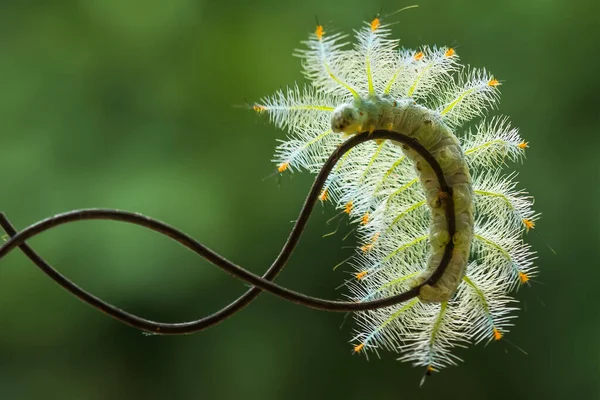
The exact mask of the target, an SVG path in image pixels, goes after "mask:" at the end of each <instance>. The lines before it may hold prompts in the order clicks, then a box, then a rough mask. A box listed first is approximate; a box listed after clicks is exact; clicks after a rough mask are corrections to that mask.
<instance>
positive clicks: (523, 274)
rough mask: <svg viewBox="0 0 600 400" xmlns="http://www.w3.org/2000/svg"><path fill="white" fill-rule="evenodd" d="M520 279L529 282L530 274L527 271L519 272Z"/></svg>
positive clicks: (522, 281)
mask: <svg viewBox="0 0 600 400" xmlns="http://www.w3.org/2000/svg"><path fill="white" fill-rule="evenodd" d="M519 280H520V281H521V283H527V282H529V275H527V274H526V273H525V272H519Z"/></svg>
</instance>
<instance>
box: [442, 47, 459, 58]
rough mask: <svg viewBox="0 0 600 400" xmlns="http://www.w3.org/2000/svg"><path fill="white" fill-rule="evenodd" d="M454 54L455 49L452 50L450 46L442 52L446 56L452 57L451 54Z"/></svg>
mask: <svg viewBox="0 0 600 400" xmlns="http://www.w3.org/2000/svg"><path fill="white" fill-rule="evenodd" d="M455 54H456V51H455V50H454V49H453V48H452V47H450V48H449V49H448V50H446V52H445V53H444V55H445V56H446V57H452V56H453V55H455Z"/></svg>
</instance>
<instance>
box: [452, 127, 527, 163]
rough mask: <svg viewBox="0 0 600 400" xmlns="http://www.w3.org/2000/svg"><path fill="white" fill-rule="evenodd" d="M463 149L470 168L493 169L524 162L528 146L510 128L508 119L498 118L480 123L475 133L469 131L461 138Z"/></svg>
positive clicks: (517, 131)
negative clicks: (507, 162)
mask: <svg viewBox="0 0 600 400" xmlns="http://www.w3.org/2000/svg"><path fill="white" fill-rule="evenodd" d="M461 147H462V148H463V149H464V151H465V156H466V157H467V163H468V164H469V167H470V168H476V167H480V168H492V167H496V166H498V165H504V164H505V163H506V161H511V162H518V161H522V160H523V158H524V156H525V149H526V148H527V147H528V144H527V142H525V141H524V140H523V139H522V138H521V136H520V135H519V130H518V129H517V128H512V127H511V126H510V122H509V120H508V117H506V116H496V117H493V118H490V119H488V120H484V121H482V122H480V123H479V124H478V125H477V127H476V129H475V132H474V133H473V132H472V131H471V130H469V131H468V132H467V134H466V135H465V136H463V137H462V138H461Z"/></svg>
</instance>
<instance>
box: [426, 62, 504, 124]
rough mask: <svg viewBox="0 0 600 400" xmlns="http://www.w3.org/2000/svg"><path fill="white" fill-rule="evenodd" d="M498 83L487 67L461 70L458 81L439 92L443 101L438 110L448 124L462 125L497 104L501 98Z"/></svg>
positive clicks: (452, 82)
mask: <svg viewBox="0 0 600 400" xmlns="http://www.w3.org/2000/svg"><path fill="white" fill-rule="evenodd" d="M498 85H499V82H498V80H496V79H494V77H493V76H491V75H490V74H488V72H487V71H486V70H485V69H472V70H471V71H468V72H461V73H460V74H459V75H458V79H457V80H456V81H454V80H453V81H451V82H450V83H449V87H448V88H444V89H443V90H442V91H440V92H439V94H440V96H439V97H438V98H440V99H442V102H441V105H440V106H438V107H437V110H438V111H439V113H440V115H441V116H442V118H443V119H444V122H445V123H446V124H447V125H449V126H450V127H456V126H460V125H461V124H463V123H464V122H467V121H470V120H471V119H473V118H475V117H480V116H482V115H484V114H485V112H486V110H487V109H488V108H491V107H494V106H495V105H496V103H497V102H498V100H499V99H500V95H499V91H498V89H497V86H498Z"/></svg>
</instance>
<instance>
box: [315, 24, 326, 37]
mask: <svg viewBox="0 0 600 400" xmlns="http://www.w3.org/2000/svg"><path fill="white" fill-rule="evenodd" d="M324 34H325V31H324V30H323V25H317V29H315V35H317V39H319V40H323V35H324Z"/></svg>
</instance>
